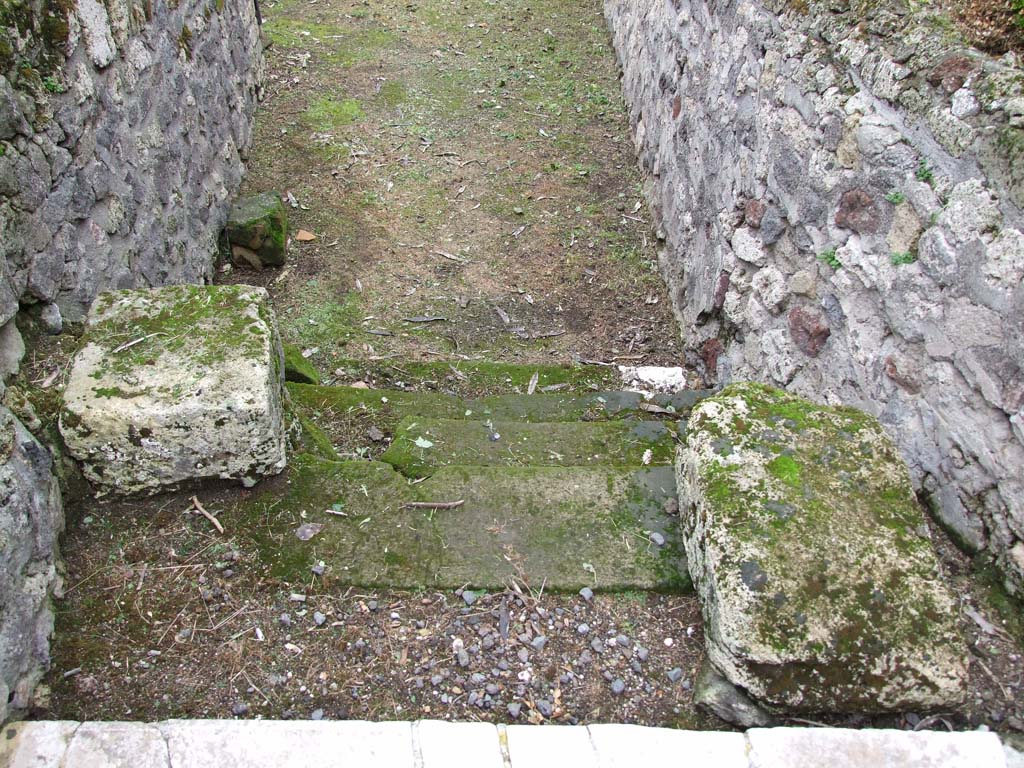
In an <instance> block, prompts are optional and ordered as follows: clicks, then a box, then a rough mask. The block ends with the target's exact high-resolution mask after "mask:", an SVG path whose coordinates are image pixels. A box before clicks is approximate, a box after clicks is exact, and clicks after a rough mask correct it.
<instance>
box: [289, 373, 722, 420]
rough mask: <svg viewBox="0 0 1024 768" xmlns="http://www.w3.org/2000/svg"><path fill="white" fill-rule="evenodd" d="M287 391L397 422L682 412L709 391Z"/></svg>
mask: <svg viewBox="0 0 1024 768" xmlns="http://www.w3.org/2000/svg"><path fill="white" fill-rule="evenodd" d="M288 391H289V393H290V394H291V397H292V400H293V402H295V403H296V404H298V405H300V406H302V407H304V408H306V409H308V410H309V411H311V412H314V413H317V412H333V413H343V412H345V411H347V410H349V409H359V410H361V411H367V412H373V413H376V414H381V415H382V416H385V417H386V416H391V417H392V418H394V420H395V421H396V422H397V421H398V420H400V419H401V417H402V416H406V415H423V416H433V417H435V418H443V419H460V418H463V417H464V416H466V414H467V413H469V414H470V416H472V417H477V418H479V417H486V418H493V419H501V420H503V421H595V420H601V419H613V418H630V417H637V416H643V417H648V416H650V414H652V413H660V412H661V411H662V410H664V411H668V412H669V413H668V414H667V415H673V414H675V415H679V416H683V415H685V414H687V413H689V411H690V410H691V409H692V408H693V407H694V405H696V404H697V403H698V402H700V401H701V400H702V399H703V398H705V397H708V396H709V395H710V394H711V392H710V391H709V390H703V389H694V390H687V391H684V392H678V393H676V394H672V395H667V394H656V395H653V396H652V397H651V398H650V399H649V400H645V399H644V397H643V395H641V394H640V393H638V392H624V391H614V390H612V391H602V392H587V393H551V394H533V395H524V394H506V395H488V396H484V397H459V396H456V395H450V394H444V393H441V392H410V391H403V390H391V389H362V388H356V387H326V386H318V385H313V384H296V383H291V382H290V383H289V384H288ZM396 417H397V418H396Z"/></svg>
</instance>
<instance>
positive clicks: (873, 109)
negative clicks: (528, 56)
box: [605, 0, 1024, 593]
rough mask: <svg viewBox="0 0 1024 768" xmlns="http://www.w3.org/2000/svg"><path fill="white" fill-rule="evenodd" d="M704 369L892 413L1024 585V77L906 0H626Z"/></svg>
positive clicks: (645, 138)
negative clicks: (862, 0)
mask: <svg viewBox="0 0 1024 768" xmlns="http://www.w3.org/2000/svg"><path fill="white" fill-rule="evenodd" d="M605 12H606V16H607V18H608V21H609V23H610V25H611V28H612V33H613V36H614V43H615V47H616V50H617V52H618V55H619V59H620V62H621V64H622V68H623V72H624V79H623V89H624V93H625V97H626V101H627V104H628V106H629V109H630V114H631V122H632V126H633V130H634V138H635V142H636V149H637V154H638V156H639V159H640V163H641V166H642V167H643V169H644V170H645V172H646V174H647V189H646V192H647V197H648V200H649V202H650V203H651V207H652V209H653V211H654V215H655V218H656V221H657V225H658V227H659V230H660V232H659V235H660V236H662V237H663V238H664V248H663V252H662V257H661V266H662V270H663V272H664V274H665V277H666V279H667V281H668V283H669V287H670V292H671V296H672V301H673V305H674V309H675V312H676V315H677V317H678V319H679V322H680V324H681V328H682V333H683V337H684V340H685V342H686V345H687V348H688V349H689V350H690V353H691V355H692V358H693V359H692V362H695V363H696V364H697V365H698V366H700V367H702V368H703V369H704V370H705V372H706V375H707V377H708V378H709V379H710V380H715V381H718V382H719V383H726V382H728V381H730V380H737V379H755V380H760V381H765V382H768V383H773V384H776V385H781V386H784V387H785V388H786V389H788V390H790V391H792V392H795V393H798V394H801V395H805V396H808V397H811V398H814V399H816V400H819V401H825V402H828V403H830V404H837V403H845V404H848V405H854V406H857V407H859V408H862V409H864V410H867V411H869V412H871V413H872V414H874V415H876V416H878V418H879V419H880V420H881V421H882V422H883V424H885V426H886V428H887V429H888V430H889V432H890V434H891V435H892V436H893V437H894V438H895V439H896V441H897V443H898V445H899V446H900V449H901V451H902V453H903V455H904V458H905V459H906V460H907V462H908V464H909V465H910V469H911V474H912V477H913V480H914V483H915V486H916V487H917V488H918V490H919V491H920V492H921V493H922V495H923V496H924V498H925V499H926V500H927V501H928V502H929V503H930V504H931V506H932V508H933V510H934V512H935V514H936V515H937V517H938V518H939V519H940V520H941V521H942V522H943V523H944V525H945V526H946V527H947V529H948V530H950V531H951V532H952V533H953V534H954V535H955V537H956V538H957V539H958V541H959V542H960V543H961V544H962V545H963V546H964V547H965V548H967V549H969V550H971V551H982V550H988V551H989V552H991V554H992V555H993V556H994V558H995V561H996V563H997V564H998V566H999V567H1000V569H1001V570H1002V572H1003V574H1004V575H1005V577H1006V579H1005V580H1006V585H1007V588H1008V589H1009V590H1010V591H1011V592H1015V593H1021V592H1022V591H1024V375H1022V368H1024V285H1022V278H1024V235H1022V229H1024V216H1022V207H1024V71H1022V70H1021V68H1020V66H1019V64H1018V62H1017V60H1016V58H1015V57H1014V56H1013V55H1012V54H1007V55H1006V56H1004V57H1002V59H999V60H996V59H993V58H991V57H988V56H985V55H983V54H981V53H978V52H977V51H974V50H972V49H970V48H969V47H967V46H966V45H964V44H963V43H962V42H960V41H959V39H958V38H957V34H956V32H955V30H954V28H953V27H952V26H951V25H950V24H949V23H948V22H946V21H945V20H944V19H943V18H941V17H939V16H931V15H928V14H926V13H924V12H922V11H921V10H913V11H912V10H911V9H910V6H908V5H907V4H905V3H904V2H902V1H901V0H875V1H873V2H866V3H856V2H854V3H852V4H851V3H818V2H811V3H810V4H808V3H806V2H803V1H802V0H791V1H790V2H782V1H780V0H775V2H769V3H757V2H750V0H726V1H725V2H713V3H705V2H690V1H689V0H605Z"/></svg>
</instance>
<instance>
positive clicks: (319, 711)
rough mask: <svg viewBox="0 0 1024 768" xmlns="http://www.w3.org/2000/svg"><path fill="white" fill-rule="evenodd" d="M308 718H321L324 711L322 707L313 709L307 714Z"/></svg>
mask: <svg viewBox="0 0 1024 768" xmlns="http://www.w3.org/2000/svg"><path fill="white" fill-rule="evenodd" d="M309 719H310V720H323V719H324V711H323V710H322V709H314V710H313V712H312V714H311V715H310V716H309Z"/></svg>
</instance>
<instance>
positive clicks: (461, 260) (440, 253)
mask: <svg viewBox="0 0 1024 768" xmlns="http://www.w3.org/2000/svg"><path fill="white" fill-rule="evenodd" d="M431 253H432V254H433V255H435V256H441V257H443V258H445V259H448V261H457V262H459V263H460V264H468V263H469V259H464V258H462V257H461V256H456V255H455V254H454V253H448V251H431Z"/></svg>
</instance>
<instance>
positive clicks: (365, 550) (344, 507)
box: [221, 455, 689, 591]
mask: <svg viewBox="0 0 1024 768" xmlns="http://www.w3.org/2000/svg"><path fill="white" fill-rule="evenodd" d="M288 471H289V475H288V477H287V479H286V480H285V481H283V482H278V483H274V484H272V485H270V486H267V487H263V488H262V489H257V490H256V491H255V492H254V493H253V494H252V495H251V496H249V497H248V498H246V499H238V500H236V501H235V503H234V504H233V505H231V506H230V507H229V508H228V509H226V510H225V511H224V512H222V513H221V517H222V519H226V520H232V521H234V524H235V525H244V526H245V527H246V528H247V529H248V530H250V531H253V532H254V536H255V537H256V539H257V541H258V544H259V546H260V549H261V554H262V556H263V558H264V559H265V561H266V562H267V563H269V564H270V569H271V575H273V576H276V577H279V578H282V579H286V580H297V581H301V580H302V579H304V578H306V576H307V575H308V573H309V567H310V566H311V565H312V564H314V563H316V562H319V561H321V560H322V561H324V563H325V564H326V565H327V566H328V568H329V576H330V577H331V578H333V579H335V580H337V582H340V583H341V584H351V585H358V586H367V587H371V586H384V585H387V586H389V587H391V588H397V589H402V588H409V589H414V588H421V587H437V588H451V587H458V586H463V585H466V584H468V585H472V586H474V587H481V588H500V587H501V586H502V585H503V584H504V583H505V581H506V579H507V578H508V577H509V576H513V575H516V576H517V577H518V578H520V579H525V580H527V581H528V582H529V583H530V584H533V585H536V586H538V587H539V586H540V585H541V584H545V585H546V588H547V589H554V590H566V591H574V590H577V589H579V588H581V587H583V586H590V587H594V588H598V589H604V590H623V589H660V590H668V591H678V590H683V589H688V588H689V580H688V577H687V575H686V564H685V561H684V560H683V557H682V555H681V546H680V544H679V541H678V534H677V532H676V526H675V521H674V518H673V517H671V516H669V515H668V514H667V513H666V512H665V504H666V502H667V501H669V500H670V499H673V498H674V497H675V483H674V479H673V476H672V472H671V470H670V469H669V468H667V467H654V468H650V469H640V470H628V469H618V468H559V467H530V468H496V467H446V468H445V469H442V470H440V471H439V472H437V473H436V474H435V475H434V476H433V477H431V478H429V479H427V480H425V481H423V482H422V483H418V484H415V485H413V484H410V483H409V482H408V481H407V480H406V478H404V477H403V476H402V475H400V474H399V473H398V472H396V471H395V470H394V469H393V468H392V467H390V466H389V465H387V464H383V463H379V462H369V461H347V462H337V461H324V460H322V459H318V458H316V457H313V456H309V455H298V456H295V457H294V458H293V460H292V463H291V467H290V469H289V470H288ZM455 501H461V502H463V503H462V504H461V505H460V506H458V507H455V508H450V509H445V508H436V509H431V508H406V507H405V505H406V504H407V503H409V502H455ZM303 523H319V524H322V525H323V526H324V527H323V529H322V530H321V531H320V532H319V533H317V534H316V535H315V536H313V537H312V538H311V539H309V540H308V541H300V540H299V539H298V537H297V536H296V535H295V531H296V529H297V528H298V527H299V526H300V525H302V524H303ZM651 531H654V532H656V533H657V534H658V536H651V535H650V534H649V532H651ZM658 537H662V538H663V539H664V542H665V544H664V545H662V546H659V545H657V544H655V543H654V542H653V541H652V540H651V539H652V538H655V539H657V538H658Z"/></svg>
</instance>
